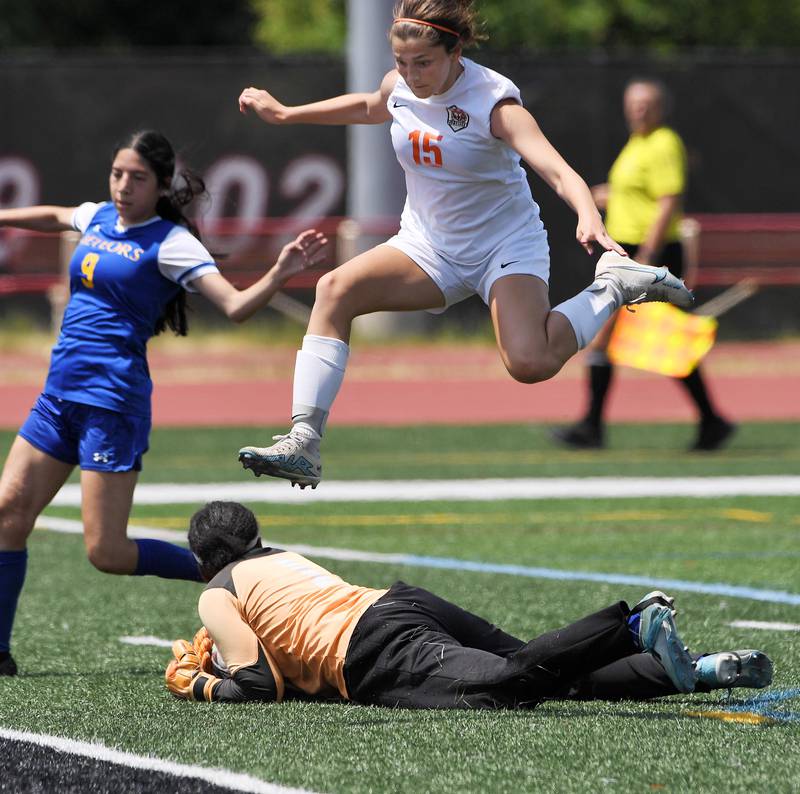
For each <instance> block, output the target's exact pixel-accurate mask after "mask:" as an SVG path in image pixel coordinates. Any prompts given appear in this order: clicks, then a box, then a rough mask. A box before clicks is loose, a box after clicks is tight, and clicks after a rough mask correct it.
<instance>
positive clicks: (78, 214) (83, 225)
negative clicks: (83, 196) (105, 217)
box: [71, 201, 106, 234]
mask: <svg viewBox="0 0 800 794" xmlns="http://www.w3.org/2000/svg"><path fill="white" fill-rule="evenodd" d="M105 203H106V202H105V201H101V202H100V203H99V204H98V203H96V202H94V201H84V202H83V204H80V205H79V206H77V207H75V210H74V212H73V213H72V220H71V224H72V228H73V229H75V231H76V232H80V233H81V234H83V233H84V232H85V231H86V229H87V228H88V227H89V224H90V223H91V222H92V218H94V216H95V214H96V213H97V210H99V209H100V207H102V206H103V204H105Z"/></svg>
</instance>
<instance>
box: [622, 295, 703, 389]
mask: <svg viewBox="0 0 800 794" xmlns="http://www.w3.org/2000/svg"><path fill="white" fill-rule="evenodd" d="M716 334H717V321H716V319H715V318H714V317H707V316H703V315H699V314H688V313H687V312H684V311H681V310H680V309H678V308H677V307H675V306H673V305H672V304H670V303H646V304H643V305H641V306H637V307H636V311H635V312H629V311H620V312H619V314H618V316H617V321H616V323H615V324H614V332H613V334H612V335H611V341H610V342H609V345H608V357H609V359H610V360H611V361H612V363H614V364H621V365H623V366H626V367H636V369H644V370H647V371H648V372H658V373H659V374H661V375H670V376H671V377H674V378H682V377H685V376H686V375H688V374H689V373H690V372H692V370H693V369H694V368H695V367H696V366H697V365H698V364H699V363H700V360H701V359H702V358H703V356H704V355H705V354H706V353H708V351H709V350H711V348H712V347H713V346H714V339H715V338H716Z"/></svg>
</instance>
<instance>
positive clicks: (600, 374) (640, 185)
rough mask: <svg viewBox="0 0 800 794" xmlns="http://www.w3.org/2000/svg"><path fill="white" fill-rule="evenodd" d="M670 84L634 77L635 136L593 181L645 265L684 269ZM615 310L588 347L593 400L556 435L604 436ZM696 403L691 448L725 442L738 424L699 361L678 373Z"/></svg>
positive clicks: (629, 94) (681, 168)
mask: <svg viewBox="0 0 800 794" xmlns="http://www.w3.org/2000/svg"><path fill="white" fill-rule="evenodd" d="M665 99H666V97H665V91H664V88H663V86H662V85H661V83H659V82H658V81H656V80H650V79H636V80H632V81H631V82H630V83H628V85H627V87H626V89H625V94H624V98H623V108H624V113H625V121H626V122H627V124H628V129H629V130H630V133H631V135H630V138H629V139H628V142H627V143H626V144H625V146H624V147H623V149H622V151H621V152H620V153H619V156H618V157H617V159H616V161H615V162H614V164H613V165H612V166H611V171H610V172H609V175H608V183H607V184H602V185H596V186H595V187H594V188H592V195H593V196H594V200H595V202H596V203H597V206H598V207H599V208H600V209H605V210H606V228H607V229H608V233H609V234H610V235H611V236H612V237H613V238H614V239H615V240H619V241H620V242H621V244H622V246H623V247H624V248H625V250H626V251H627V252H628V253H629V254H630V255H631V256H632V257H633V258H634V259H635V260H636V261H637V262H641V263H642V264H646V265H666V266H667V267H668V268H669V269H670V271H671V272H672V273H674V274H675V275H676V276H678V277H680V276H682V272H683V249H682V246H681V243H680V234H679V229H678V224H679V221H680V217H681V200H682V197H683V194H684V192H685V190H686V150H685V149H684V146H683V142H682V141H681V139H680V137H679V136H678V134H677V133H676V132H675V131H674V130H671V129H670V128H669V127H666V126H664V124H663V119H664V105H665ZM615 320H616V315H614V316H613V317H612V318H611V319H610V320H609V321H608V323H607V324H606V326H605V328H603V330H601V331H600V333H599V334H598V335H597V336H596V337H595V339H594V341H593V342H592V344H591V345H590V346H589V348H588V356H587V358H588V362H589V408H588V411H587V413H586V415H585V416H584V418H583V419H582V420H581V421H579V422H578V423H577V424H574V425H571V426H569V427H563V428H556V429H555V430H554V431H553V437H554V438H555V439H556V440H558V441H560V442H562V443H564V444H566V445H568V446H571V447H576V448H581V449H586V448H599V447H602V446H604V444H605V433H604V426H603V409H604V406H605V401H606V396H607V394H608V390H609V387H610V386H611V380H612V375H613V366H612V364H611V362H610V361H609V359H608V355H607V353H606V348H607V346H608V341H609V338H610V337H611V332H612V330H613V328H614V322H615ZM678 380H679V381H680V382H681V383H682V384H683V386H684V387H685V389H686V391H687V392H688V394H689V396H690V397H691V399H692V400H693V402H694V404H695V405H696V406H697V412H698V415H699V425H698V431H697V438H696V440H695V442H694V444H693V446H692V449H693V450H705V451H711V450H715V449H718V448H719V447H721V446H722V445H723V444H724V443H725V442H726V441H727V440H728V438H729V437H730V436H731V435H732V433H733V432H734V430H735V429H736V426H735V425H734V424H732V423H731V422H728V421H727V420H726V419H724V418H723V417H722V416H720V414H719V413H718V412H717V410H716V409H715V408H714V406H713V405H712V403H711V399H710V397H709V395H708V392H707V391H706V387H705V384H704V382H703V378H702V376H701V374H700V369H699V368H697V369H695V370H694V371H693V372H691V373H690V374H689V375H687V376H686V377H684V378H678Z"/></svg>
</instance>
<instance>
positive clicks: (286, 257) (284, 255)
mask: <svg viewBox="0 0 800 794" xmlns="http://www.w3.org/2000/svg"><path fill="white" fill-rule="evenodd" d="M327 244H328V238H327V237H325V235H324V234H322V232H318V231H317V230H316V229H307V230H306V231H304V232H301V233H300V234H299V235H298V236H297V237H296V238H295V239H294V240H292V242H290V243H287V244H286V245H285V246H283V248H282V249H281V252H280V254H279V255H278V259H277V261H276V262H275V264H274V265H273V266H272V267H271V268H270V269H269V270H268V271H267V272H266V273H265V274H264V275H263V276H262V277H261V278H260V279H259V280H258V281H256V283H255V284H251V285H250V286H249V287H247V288H246V289H243V290H239V289H237V288H236V287H234V286H233V284H231V282H230V281H228V279H226V278H225V277H224V276H222V275H220V274H219V273H209V274H207V275H205V276H200V277H199V278H197V279H195V281H194V282H193V286H194V287H195V288H196V289H197V291H198V292H200V293H201V294H202V295H205V297H206V298H208V300H210V301H211V302H212V303H213V304H214V305H215V306H217V307H218V308H219V309H220V310H221V311H222V312H223V314H225V316H226V317H228V318H229V319H230V320H233V321H234V322H236V323H241V322H244V321H245V320H247V319H248V318H249V317H252V316H253V314H255V313H256V312H257V311H258V310H259V309H261V308H262V307H264V306H266V305H267V304H268V303H269V301H270V299H271V298H272V296H273V295H274V294H275V293H276V292H277V291H278V290H279V289H280V288H281V286H282V285H283V284H285V283H286V281H288V280H289V279H290V278H291V277H292V276H295V275H297V274H298V273H300V272H302V271H303V270H305V269H306V268H311V267H314V266H316V265H319V264H321V263H322V262H323V261H324V260H325V257H326V256H327V251H326V248H325V246H326V245H327Z"/></svg>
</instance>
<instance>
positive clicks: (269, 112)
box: [239, 71, 397, 125]
mask: <svg viewBox="0 0 800 794" xmlns="http://www.w3.org/2000/svg"><path fill="white" fill-rule="evenodd" d="M395 82H397V72H394V71H392V72H389V73H388V74H387V75H386V77H384V79H383V82H382V83H381V87H380V88H379V89H378V90H377V91H372V92H371V93H362V94H342V95H341V96H337V97H333V98H331V99H323V100H322V101H321V102H311V103H310V104H307V105H295V106H290V105H284V104H283V103H282V102H279V101H278V100H277V99H275V97H274V96H272V94H270V93H269V92H268V91H265V90H264V89H263V88H253V87H252V86H251V87H250V88H245V89H244V91H242V93H241V94H240V95H239V110H240V111H241V112H242V113H247V112H249V111H253V112H254V113H255V114H256V115H257V116H258V117H259V118H260V119H261V120H262V121H265V122H266V123H267V124H340V125H341V124H383V123H384V122H385V121H389V119H390V118H391V115H390V114H389V110H388V109H387V107H386V99H387V97H388V96H389V94H390V93H391V90H392V88H394V84H395Z"/></svg>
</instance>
